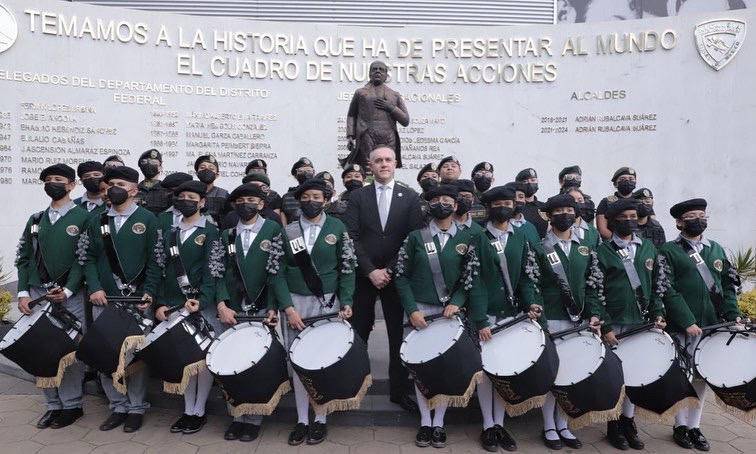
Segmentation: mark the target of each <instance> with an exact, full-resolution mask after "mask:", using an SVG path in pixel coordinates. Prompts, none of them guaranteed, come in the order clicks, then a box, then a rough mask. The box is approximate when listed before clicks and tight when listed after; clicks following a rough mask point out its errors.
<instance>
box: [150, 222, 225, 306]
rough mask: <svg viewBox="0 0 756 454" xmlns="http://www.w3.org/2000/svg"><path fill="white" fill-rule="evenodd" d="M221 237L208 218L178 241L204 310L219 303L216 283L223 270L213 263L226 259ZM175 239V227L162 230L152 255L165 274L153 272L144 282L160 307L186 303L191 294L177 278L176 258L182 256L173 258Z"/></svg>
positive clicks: (181, 254)
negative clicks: (182, 239)
mask: <svg viewBox="0 0 756 454" xmlns="http://www.w3.org/2000/svg"><path fill="white" fill-rule="evenodd" d="M219 237H220V233H219V232H218V228H217V227H216V226H214V225H213V224H211V223H210V222H205V226H204V227H199V226H198V227H197V228H196V229H195V230H194V232H192V234H191V235H189V237H188V238H187V239H186V240H184V242H183V243H182V242H181V241H177V246H178V250H179V256H180V258H181V263H182V264H183V265H184V271H185V272H186V276H187V277H188V278H189V284H190V285H191V286H192V288H194V289H196V290H199V293H198V294H197V295H196V296H194V298H196V299H197V300H199V303H200V310H202V309H204V308H206V307H208V306H210V305H214V304H215V286H216V281H217V280H218V279H219V278H220V277H221V274H220V272H218V271H217V265H216V266H215V267H213V266H211V263H213V262H215V263H217V264H219V263H220V262H221V261H222V260H223V249H222V247H221V244H220V240H219ZM172 240H173V229H167V230H165V229H159V230H158V233H157V240H156V241H155V247H154V248H153V254H152V257H153V261H154V262H155V263H157V264H158V266H160V268H161V269H162V271H163V272H162V277H160V278H159V279H155V276H154V275H152V274H151V275H150V276H149V279H147V280H146V281H145V283H144V291H145V292H147V293H149V294H150V295H153V296H155V302H156V307H160V306H176V305H178V304H183V303H184V302H186V300H187V298H188V297H187V296H186V295H184V293H183V292H182V291H181V288H180V287H179V285H178V282H177V280H176V277H177V272H176V261H177V260H179V258H178V257H176V258H175V259H174V258H171V253H170V249H171V241H172Z"/></svg>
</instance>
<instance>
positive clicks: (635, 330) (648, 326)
mask: <svg viewBox="0 0 756 454" xmlns="http://www.w3.org/2000/svg"><path fill="white" fill-rule="evenodd" d="M654 326H656V323H646V324H645V325H641V326H639V327H637V328H633V329H630V330H627V331H625V332H624V333H622V334H617V335H616V336H614V337H615V338H617V340H620V339H622V338H624V337H628V336H632V335H633V334H638V333H643V332H645V331H648V330H650V329H651V328H653V327H654Z"/></svg>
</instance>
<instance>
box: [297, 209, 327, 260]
mask: <svg viewBox="0 0 756 454" xmlns="http://www.w3.org/2000/svg"><path fill="white" fill-rule="evenodd" d="M325 219H326V214H325V213H321V215H320V220H319V221H318V222H316V223H312V222H310V221H309V220H308V219H307V218H305V217H304V216H302V217H301V218H299V225H301V226H302V238H303V239H304V242H305V247H307V253H308V254H311V253H312V248H313V246H315V243H316V242H317V240H318V235H320V230H321V229H322V228H323V224H325Z"/></svg>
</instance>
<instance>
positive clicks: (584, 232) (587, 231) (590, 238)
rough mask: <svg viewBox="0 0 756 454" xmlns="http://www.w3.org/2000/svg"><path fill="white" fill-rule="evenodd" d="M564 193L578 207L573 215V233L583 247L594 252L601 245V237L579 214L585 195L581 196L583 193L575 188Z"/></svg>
mask: <svg viewBox="0 0 756 454" xmlns="http://www.w3.org/2000/svg"><path fill="white" fill-rule="evenodd" d="M564 193H565V194H569V195H571V196H572V198H574V199H575V202H576V203H577V206H578V210H577V212H576V213H575V215H576V216H575V233H576V234H577V236H578V238H580V242H581V243H582V244H583V245H584V246H588V247H589V248H591V249H593V250H596V249H597V248H598V246H599V244H600V243H601V235H599V232H598V230H596V227H594V226H592V225H591V224H589V223H587V222H585V219H583V217H582V215H581V213H582V212H583V210H581V208H582V207H583V206H584V205H585V194H583V191H581V190H580V189H578V188H576V187H570V188H568V189H566V190H565V191H564Z"/></svg>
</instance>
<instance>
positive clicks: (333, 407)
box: [310, 374, 373, 415]
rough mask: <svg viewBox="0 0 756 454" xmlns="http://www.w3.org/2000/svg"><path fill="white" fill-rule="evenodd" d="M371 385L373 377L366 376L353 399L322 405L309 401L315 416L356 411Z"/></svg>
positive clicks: (333, 401) (332, 401)
mask: <svg viewBox="0 0 756 454" xmlns="http://www.w3.org/2000/svg"><path fill="white" fill-rule="evenodd" d="M372 384H373V376H372V375H370V374H368V375H366V376H365V380H363V381H362V386H361V387H360V390H359V391H357V395H355V396H354V397H350V398H349V399H334V400H331V401H328V402H326V403H324V404H322V405H318V404H316V403H315V402H313V400H312V399H310V404H312V408H313V410H315V414H323V412H325V414H327V415H330V414H331V413H333V412H334V411H347V410H357V409H358V408H360V404H361V403H362V399H363V398H365V395H366V394H367V392H368V389H369V388H370V386H371V385H372Z"/></svg>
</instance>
